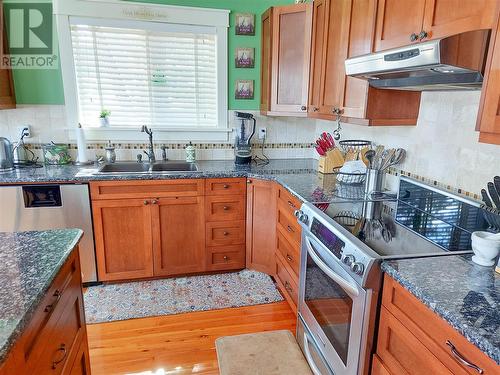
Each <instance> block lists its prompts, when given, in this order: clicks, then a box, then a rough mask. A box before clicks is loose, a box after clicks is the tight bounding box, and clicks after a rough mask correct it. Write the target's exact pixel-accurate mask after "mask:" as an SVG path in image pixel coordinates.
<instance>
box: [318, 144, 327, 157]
mask: <svg viewBox="0 0 500 375" xmlns="http://www.w3.org/2000/svg"><path fill="white" fill-rule="evenodd" d="M316 152H317V153H318V154H319V155H320V156H325V155H326V154H325V151H324V150H323V149H322V148H321V147H320V146H316Z"/></svg>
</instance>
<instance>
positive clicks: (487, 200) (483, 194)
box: [481, 189, 493, 207]
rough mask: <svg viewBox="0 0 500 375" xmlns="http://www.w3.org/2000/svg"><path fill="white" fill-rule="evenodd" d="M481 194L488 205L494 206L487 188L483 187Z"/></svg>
mask: <svg viewBox="0 0 500 375" xmlns="http://www.w3.org/2000/svg"><path fill="white" fill-rule="evenodd" d="M481 196H482V197H483V202H484V204H485V205H486V206H488V207H493V203H492V202H491V199H490V197H489V196H488V193H487V192H486V190H485V189H481Z"/></svg>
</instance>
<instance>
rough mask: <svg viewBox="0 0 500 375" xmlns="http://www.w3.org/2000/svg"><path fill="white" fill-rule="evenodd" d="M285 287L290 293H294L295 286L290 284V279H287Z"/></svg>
mask: <svg viewBox="0 0 500 375" xmlns="http://www.w3.org/2000/svg"><path fill="white" fill-rule="evenodd" d="M285 289H286V290H287V292H288V293H290V294H291V293H293V288H292V287H291V286H290V283H289V282H288V281H285Z"/></svg>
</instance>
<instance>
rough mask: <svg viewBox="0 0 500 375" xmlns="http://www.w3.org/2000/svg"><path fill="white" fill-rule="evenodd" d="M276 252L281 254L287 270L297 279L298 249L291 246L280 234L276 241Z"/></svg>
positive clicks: (298, 265)
mask: <svg viewBox="0 0 500 375" xmlns="http://www.w3.org/2000/svg"><path fill="white" fill-rule="evenodd" d="M276 250H277V251H278V252H279V253H280V254H281V256H282V257H283V259H284V260H285V262H286V265H287V266H288V268H289V270H291V271H292V272H293V274H295V276H296V277H299V268H300V255H299V254H300V248H299V247H298V246H297V245H292V244H291V243H290V242H288V240H287V239H286V238H285V236H283V235H282V234H281V233H280V232H278V237H277V240H276Z"/></svg>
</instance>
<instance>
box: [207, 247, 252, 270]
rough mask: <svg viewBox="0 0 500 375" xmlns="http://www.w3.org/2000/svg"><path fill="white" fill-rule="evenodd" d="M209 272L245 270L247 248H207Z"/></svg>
mask: <svg viewBox="0 0 500 375" xmlns="http://www.w3.org/2000/svg"><path fill="white" fill-rule="evenodd" d="M206 259H207V270H209V271H218V270H236V269H242V268H245V246H244V245H234V246H220V247H209V248H207V257H206Z"/></svg>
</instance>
